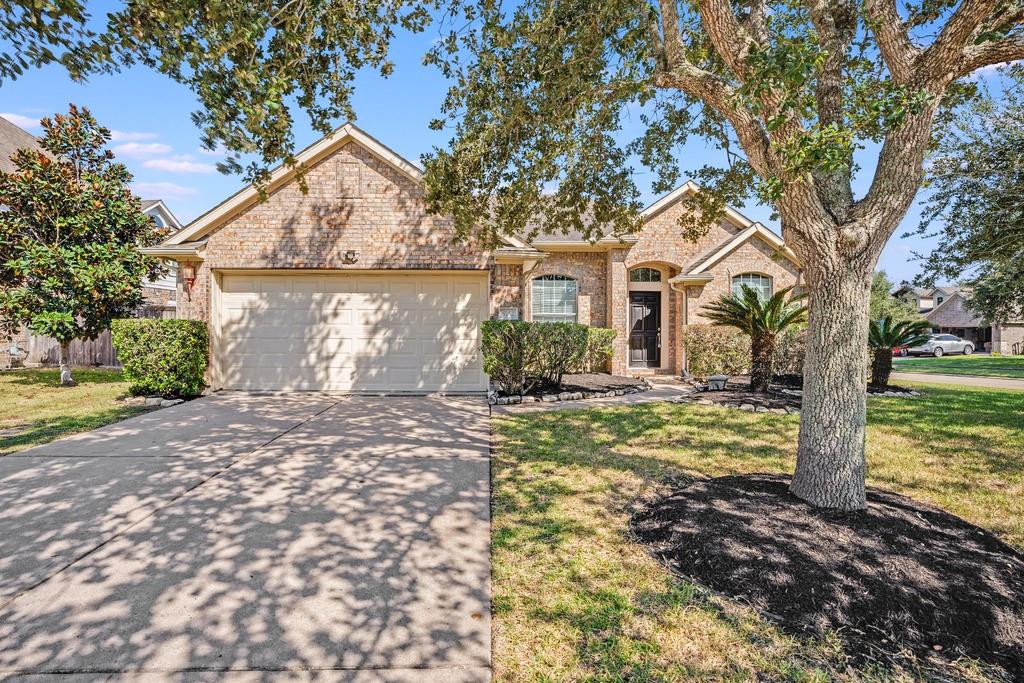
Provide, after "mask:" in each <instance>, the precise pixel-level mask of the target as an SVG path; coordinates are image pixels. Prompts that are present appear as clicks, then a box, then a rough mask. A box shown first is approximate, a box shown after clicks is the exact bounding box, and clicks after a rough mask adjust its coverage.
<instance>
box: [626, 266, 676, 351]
mask: <svg viewBox="0 0 1024 683" xmlns="http://www.w3.org/2000/svg"><path fill="white" fill-rule="evenodd" d="M626 276H627V284H628V287H627V292H628V296H627V311H626V324H627V328H626V329H627V334H628V338H627V342H626V366H627V369H629V370H662V369H666V368H670V367H671V366H672V358H671V354H670V352H669V343H668V342H669V331H670V329H671V308H670V298H671V295H670V287H669V283H668V280H669V277H671V272H670V270H669V268H667V267H666V266H663V265H660V264H642V265H637V266H634V267H632V268H630V269H629V271H628V272H627V274H626Z"/></svg>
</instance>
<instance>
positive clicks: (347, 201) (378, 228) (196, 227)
mask: <svg viewBox="0 0 1024 683" xmlns="http://www.w3.org/2000/svg"><path fill="white" fill-rule="evenodd" d="M297 162H298V163H299V164H302V165H304V166H305V168H306V171H305V181H306V183H307V185H308V193H307V194H303V193H302V192H301V191H300V189H299V186H298V183H297V181H296V180H295V174H294V172H293V171H292V170H290V169H288V168H286V167H281V168H278V169H276V170H275V171H274V172H273V173H272V174H271V176H270V181H269V187H268V194H267V198H266V200H265V201H262V202H261V201H260V197H259V193H258V192H257V190H256V189H255V188H253V187H248V188H246V189H243V190H242V191H240V192H239V193H237V194H235V195H234V196H232V197H230V198H228V199H227V200H225V201H224V202H222V203H221V204H219V205H218V206H216V207H214V208H213V209H212V210H210V211H209V212H207V213H206V214H204V215H202V216H200V217H199V218H198V219H196V220H195V221H193V222H192V223H191V224H189V225H187V226H186V227H185V228H183V229H182V230H181V231H179V232H178V233H176V234H175V235H173V236H171V237H170V238H169V239H167V240H165V242H164V243H163V244H161V245H159V246H157V247H151V248H147V249H144V250H143V251H145V252H146V253H149V254H151V255H154V256H159V257H162V258H168V259H174V260H176V261H178V262H179V269H178V294H177V303H178V315H179V317H183V318H191V319H198V320H205V321H207V322H208V324H209V326H210V333H211V364H210V371H209V381H210V383H211V385H212V386H213V387H214V388H226V389H309V390H317V389H324V390H355V391H413V392H425V391H482V390H484V389H486V388H487V377H486V375H485V374H484V372H483V367H482V359H481V356H480V348H479V347H480V323H481V321H483V320H485V319H487V318H504V319H516V318H520V319H525V320H570V321H576V322H580V323H584V324H587V325H595V326H601V327H610V328H612V329H614V330H616V331H617V333H618V335H617V337H616V342H615V352H614V356H613V358H612V371H613V372H616V373H619V374H624V373H628V374H654V373H659V374H678V373H680V372H681V371H682V370H683V368H684V367H685V350H684V349H683V348H682V344H681V334H682V331H683V328H684V326H686V325H689V324H693V323H699V322H704V319H703V318H702V317H701V316H700V308H701V307H702V306H703V305H704V304H706V303H708V302H709V301H711V300H712V299H713V298H715V297H718V296H719V295H721V294H724V293H726V292H729V291H730V290H733V289H736V288H738V287H739V286H740V285H741V284H748V285H751V286H754V287H757V288H759V289H761V290H762V291H764V292H765V293H766V294H767V293H770V292H772V291H774V290H777V289H779V288H781V287H786V286H789V285H793V284H796V283H797V282H798V280H799V274H800V271H799V266H798V264H797V262H796V259H795V257H794V255H793V254H792V253H791V252H790V251H789V250H788V249H786V247H785V245H783V243H782V240H781V238H779V237H778V236H777V235H775V234H774V233H772V232H771V231H770V230H768V229H767V228H765V227H764V226H763V225H760V224H758V223H754V222H752V221H750V220H749V219H747V218H745V217H744V216H742V215H740V214H739V213H737V212H735V211H732V210H730V211H728V212H727V215H726V216H725V218H724V220H723V221H722V222H721V224H720V225H717V226H715V227H714V228H713V229H712V230H711V231H710V232H709V233H708V235H707V236H705V237H704V238H703V239H701V240H700V241H699V242H698V243H690V242H687V241H685V240H683V239H682V237H681V236H680V228H679V226H678V224H677V222H676V219H677V218H678V216H679V214H680V212H681V211H682V210H683V206H682V204H681V203H680V200H681V199H682V198H683V197H685V196H686V195H687V194H689V193H692V192H694V191H695V190H696V186H694V185H693V184H687V185H684V186H683V187H681V188H679V189H678V190H676V191H674V192H672V193H671V194H669V195H668V196H666V197H664V198H662V199H661V200H659V201H658V202H656V203H655V204H654V205H652V206H651V207H649V208H648V209H647V210H645V211H644V213H643V218H644V225H643V228H642V230H640V231H639V232H638V233H637V234H635V235H629V236H625V237H622V238H621V239H620V238H618V237H605V238H603V239H600V240H597V241H596V242H593V243H591V242H587V241H585V240H583V239H581V238H580V236H579V235H573V234H569V235H543V236H540V237H537V238H536V239H534V240H533V241H532V242H528V241H526V240H524V239H521V238H518V237H513V236H510V237H507V238H506V239H505V240H504V243H503V244H501V245H500V246H498V247H497V248H495V249H485V248H483V246H481V245H480V244H478V243H476V242H473V241H468V242H457V241H455V240H454V229H453V226H452V222H451V220H450V219H449V218H447V217H443V216H432V215H429V214H428V213H427V212H426V209H425V206H424V199H423V194H424V191H423V187H422V180H421V176H422V174H421V171H420V170H419V169H418V168H417V167H416V166H415V165H413V164H412V163H410V162H408V161H407V160H405V159H403V158H401V157H400V156H399V155H397V154H396V153H395V152H393V151H391V150H390V149H388V148H387V147H385V146H384V145H383V144H381V143H380V142H378V141H377V140H375V139H373V138H372V137H370V136H369V135H367V134H366V133H364V132H363V131H361V130H359V129H358V128H356V127H355V126H353V125H351V124H346V125H344V126H342V127H341V128H339V129H338V130H336V131H335V132H334V133H332V134H331V135H329V136H327V137H325V138H323V139H321V140H320V141H318V142H316V143H315V144H313V145H312V146H310V147H308V148H307V149H305V150H304V151H302V152H301V153H300V154H299V155H298V158H297Z"/></svg>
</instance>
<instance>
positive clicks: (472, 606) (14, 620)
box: [0, 393, 490, 683]
mask: <svg viewBox="0 0 1024 683" xmlns="http://www.w3.org/2000/svg"><path fill="white" fill-rule="evenodd" d="M488 447H489V425H488V411H487V406H486V404H485V402H484V400H483V399H480V398H453V397H449V398H419V397H417V398H413V397H355V396H347V397H341V396H330V395H317V394H313V395H311V394H280V395H251V394H242V393H224V394H217V395H215V396H211V397H209V398H205V399H201V400H198V401H192V402H190V403H186V404H182V405H179V406H176V407H173V408H167V409H164V410H160V411H157V412H154V413H149V414H147V415H143V416H140V417H137V418H133V419H131V420H126V421H124V422H120V423H117V424H114V425H110V426H108V427H104V428H102V429H98V430H95V431H93V432H89V433H86V434H80V435H76V436H74V437H70V438H67V439H63V440H61V441H57V442H54V443H52V444H49V445H46V446H41V447H39V448H36V449H33V450H30V451H24V452H22V453H19V454H16V455H12V456H7V457H6V458H0V511H2V513H0V678H5V677H8V676H9V677H12V678H18V677H20V676H22V675H28V677H33V678H34V677H35V675H38V674H44V675H45V674H49V675H47V676H46V678H47V679H48V680H49V679H50V678H51V676H53V675H72V676H73V677H75V678H81V679H89V680H91V679H94V678H97V677H103V676H104V675H106V674H114V675H117V674H128V675H129V676H130V677H134V678H138V677H140V676H139V675H140V674H141V677H143V678H145V679H146V680H150V679H153V678H156V679H162V678H180V677H182V676H184V677H186V678H200V679H208V678H217V679H223V678H225V677H226V676H227V677H229V678H238V679H244V680H250V679H252V680H268V679H277V678H287V679H288V680H294V679H300V680H301V679H312V680H344V681H364V680H365V681H377V680H386V681H424V680H429V681H433V680H443V681H445V682H446V683H453V682H458V681H478V680H487V679H488V678H489V671H490V668H489V667H490V618H489V614H490V605H489V594H490V588H489V572H490V566H489V561H488V549H489V502H488V479H489V473H488ZM227 672H231V673H230V674H228V673H227Z"/></svg>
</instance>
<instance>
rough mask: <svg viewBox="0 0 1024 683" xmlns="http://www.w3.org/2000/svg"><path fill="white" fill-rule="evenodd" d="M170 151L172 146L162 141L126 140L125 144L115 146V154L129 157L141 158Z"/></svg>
mask: <svg viewBox="0 0 1024 683" xmlns="http://www.w3.org/2000/svg"><path fill="white" fill-rule="evenodd" d="M170 151H171V146H170V145H165V144H164V143H162V142H126V143H124V144H123V145H116V146H115V147H114V154H116V155H117V156H122V157H128V158H129V159H141V158H142V157H151V156H156V155H157V154H167V153H168V152H170Z"/></svg>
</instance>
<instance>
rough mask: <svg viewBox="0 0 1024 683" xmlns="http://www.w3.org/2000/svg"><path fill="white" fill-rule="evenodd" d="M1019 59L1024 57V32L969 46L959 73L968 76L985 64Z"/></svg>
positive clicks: (965, 51)
mask: <svg viewBox="0 0 1024 683" xmlns="http://www.w3.org/2000/svg"><path fill="white" fill-rule="evenodd" d="M1018 59H1024V34H1017V35H1015V36H1008V37H1006V38H1003V39H1002V40H994V41H992V42H989V43H982V44H981V45H974V46H969V47H968V48H967V49H965V50H964V61H963V64H962V65H961V66H960V70H959V75H960V76H966V75H968V74H970V73H972V72H973V71H975V70H977V69H980V68H982V67H984V66H992V65H994V64H1004V63H1006V62H1012V61H1015V60H1018Z"/></svg>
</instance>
